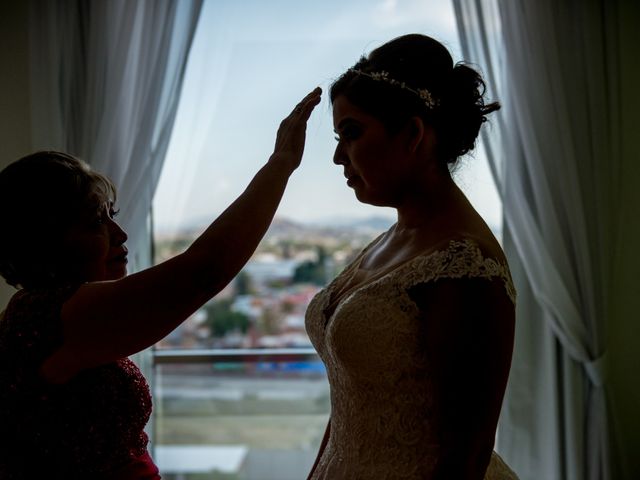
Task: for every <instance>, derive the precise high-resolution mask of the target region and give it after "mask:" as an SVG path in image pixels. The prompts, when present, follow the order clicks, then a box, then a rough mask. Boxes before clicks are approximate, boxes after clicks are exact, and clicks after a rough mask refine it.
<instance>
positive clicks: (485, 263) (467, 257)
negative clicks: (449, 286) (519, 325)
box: [402, 239, 516, 304]
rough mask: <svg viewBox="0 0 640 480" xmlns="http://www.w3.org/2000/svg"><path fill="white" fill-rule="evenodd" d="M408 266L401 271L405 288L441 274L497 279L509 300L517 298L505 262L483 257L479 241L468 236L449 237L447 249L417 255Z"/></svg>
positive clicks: (431, 279) (512, 300) (445, 276)
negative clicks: (406, 269) (462, 238)
mask: <svg viewBox="0 0 640 480" xmlns="http://www.w3.org/2000/svg"><path fill="white" fill-rule="evenodd" d="M410 267H411V268H410V269H408V271H404V272H402V283H403V284H404V287H405V288H407V289H409V288H411V287H413V286H416V285H418V284H421V283H428V282H434V281H437V280H439V279H443V278H450V279H457V278H484V279H487V280H494V279H500V280H501V281H502V283H503V285H504V289H505V292H506V294H507V295H508V296H509V299H510V300H511V302H512V303H514V304H515V302H516V291H515V288H514V286H513V281H512V279H511V274H510V272H509V267H508V265H507V264H506V262H500V261H498V260H496V259H495V258H491V257H485V256H484V255H483V253H482V250H481V249H480V247H479V246H478V244H477V243H476V242H474V241H473V240H470V239H465V240H460V241H458V240H452V241H450V242H449V245H448V247H447V248H446V249H444V250H438V251H436V252H434V253H432V254H430V255H427V256H423V257H418V258H417V259H416V261H415V262H414V263H412V264H411V266H410Z"/></svg>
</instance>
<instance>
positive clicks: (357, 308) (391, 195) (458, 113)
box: [306, 35, 516, 480]
mask: <svg viewBox="0 0 640 480" xmlns="http://www.w3.org/2000/svg"><path fill="white" fill-rule="evenodd" d="M483 93H484V83H483V81H482V79H481V78H480V76H479V75H478V73H477V72H475V71H474V70H473V69H471V68H469V67H468V66H465V65H462V64H457V65H454V63H453V61H452V59H451V56H450V54H449V52H447V50H446V48H445V47H443V46H442V45H441V44H440V43H438V42H437V41H435V40H434V39H432V38H429V37H426V36H424V35H406V36H403V37H399V38H397V39H394V40H392V41H390V42H388V43H386V44H384V45H382V46H381V47H379V48H377V49H375V50H373V51H372V52H371V53H370V54H369V55H368V56H367V57H363V58H361V59H360V60H359V61H358V62H357V63H356V64H355V65H354V66H353V67H352V68H350V69H349V70H347V71H346V72H345V73H344V74H343V75H342V76H340V78H338V79H337V80H336V82H335V83H334V84H333V86H332V87H331V101H332V103H333V122H334V127H335V131H336V134H337V141H338V144H337V146H336V150H335V155H334V158H333V161H334V163H335V164H336V165H338V166H339V167H340V168H341V169H342V170H343V171H344V176H345V177H346V179H347V185H348V186H349V187H350V188H352V189H353V191H354V193H355V196H356V198H357V199H358V200H359V201H361V202H364V203H368V204H372V205H379V206H387V207H392V208H395V209H396V211H397V217H398V221H397V223H396V224H395V225H394V226H393V227H391V229H390V230H389V231H387V232H386V233H384V234H383V235H381V236H380V237H379V238H378V239H376V240H375V241H373V242H372V243H371V244H370V245H369V246H368V247H367V248H366V249H365V250H364V251H363V252H362V253H361V254H360V255H359V256H358V257H357V258H356V259H355V260H354V262H353V263H352V264H351V265H349V266H348V267H347V268H346V269H345V270H344V271H343V272H342V273H341V274H340V275H339V276H338V277H337V278H336V279H335V280H334V281H333V282H332V283H331V284H330V285H329V286H328V287H327V288H326V289H324V290H323V291H321V292H320V293H319V294H318V295H317V296H316V297H315V298H314V299H313V301H312V302H311V304H310V306H309V309H308V311H307V319H306V322H307V331H308V333H309V336H310V338H311V340H312V342H313V344H314V346H315V347H316V349H317V350H318V353H319V354H320V357H321V358H322V360H323V361H324V362H325V364H326V367H327V373H328V377H329V383H330V386H331V418H330V422H329V426H328V428H327V433H326V435H325V439H324V441H323V443H322V447H321V449H320V453H319V455H318V460H317V462H316V464H315V465H314V467H313V469H312V471H311V474H310V478H311V479H313V480H347V479H349V480H353V479H373V478H375V479H388V480H390V479H415V480H462V479H464V480H481V479H483V478H486V479H495V480H498V479H500V480H506V479H514V478H516V477H515V474H513V472H511V471H510V470H509V468H508V467H507V466H506V465H505V464H504V463H503V462H502V461H501V460H500V458H499V457H498V456H497V455H496V454H494V453H492V449H493V442H494V435H495V430H496V424H497V421H498V415H499V412H500V405H501V401H502V396H503V394H504V390H505V385H506V382H507V377H508V373H509V365H510V360H511V352H512V348H513V329H514V312H515V308H514V304H515V292H514V288H513V285H512V282H511V277H510V275H509V269H508V266H507V263H506V260H505V257H504V254H503V252H502V249H501V248H500V245H499V243H498V242H497V241H496V239H495V238H494V236H493V235H492V233H491V230H490V229H489V227H488V226H487V225H486V223H485V222H484V221H483V220H482V218H481V217H480V215H478V213H477V212H476V211H475V210H474V208H473V207H472V205H471V204H470V203H469V201H468V200H467V199H466V198H465V196H464V194H463V193H462V192H461V191H460V189H459V188H458V187H457V186H456V184H455V182H454V181H453V180H452V177H451V173H450V171H451V167H453V166H455V164H456V163H457V161H458V158H459V157H460V156H462V155H464V154H465V153H466V152H468V151H469V150H471V149H472V148H473V146H474V142H475V140H476V137H477V135H478V131H479V129H480V126H481V125H482V123H483V122H484V121H485V119H486V115H488V114H489V113H491V112H492V111H494V110H496V109H497V108H498V107H499V106H498V105H497V104H488V105H486V104H485V102H484V98H483Z"/></svg>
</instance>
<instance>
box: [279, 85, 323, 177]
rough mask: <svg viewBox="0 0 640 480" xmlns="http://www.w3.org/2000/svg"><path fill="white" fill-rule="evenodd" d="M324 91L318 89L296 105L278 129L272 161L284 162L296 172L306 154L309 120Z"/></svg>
mask: <svg viewBox="0 0 640 480" xmlns="http://www.w3.org/2000/svg"><path fill="white" fill-rule="evenodd" d="M321 95H322V89H321V88H320V87H317V88H316V89H314V90H313V91H312V92H310V93H309V94H308V95H307V96H306V97H304V98H303V99H302V101H300V103H298V105H296V107H295V108H294V109H293V110H292V111H291V113H290V114H289V116H287V117H286V118H285V119H284V120H282V122H280V128H278V135H277V136H276V145H275V148H274V150H273V155H271V160H272V161H273V160H277V161H278V162H283V164H285V165H287V166H288V167H289V168H291V170H295V169H296V168H298V166H299V165H300V162H301V160H302V154H303V152H304V144H305V134H306V130H307V120H309V116H310V115H311V112H312V111H313V109H314V108H315V106H316V105H318V103H320V97H321Z"/></svg>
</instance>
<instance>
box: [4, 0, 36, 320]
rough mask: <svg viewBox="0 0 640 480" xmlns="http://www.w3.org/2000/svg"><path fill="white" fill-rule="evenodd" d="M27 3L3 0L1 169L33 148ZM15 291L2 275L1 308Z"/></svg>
mask: <svg viewBox="0 0 640 480" xmlns="http://www.w3.org/2000/svg"><path fill="white" fill-rule="evenodd" d="M27 21H28V2H26V1H15V0H10V1H2V2H0V45H2V48H0V72H2V73H1V74H0V168H3V167H4V166H5V165H7V164H9V163H11V162H12V161H13V160H15V159H17V158H19V157H21V156H23V155H25V154H27V153H29V152H30V150H31V134H30V131H31V126H30V104H29V75H28V57H29V39H28V28H27ZM13 292H15V290H14V289H13V288H12V287H9V286H8V285H7V284H6V283H5V282H4V280H3V279H1V278H0V310H2V309H3V308H4V306H5V305H6V303H7V301H8V300H9V298H10V296H11V295H12V294H13Z"/></svg>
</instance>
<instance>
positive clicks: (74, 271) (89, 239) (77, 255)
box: [62, 191, 127, 282]
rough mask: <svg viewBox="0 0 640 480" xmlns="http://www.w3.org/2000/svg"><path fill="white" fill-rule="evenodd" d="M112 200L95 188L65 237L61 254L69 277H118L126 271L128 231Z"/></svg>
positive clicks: (92, 278) (84, 280) (103, 278)
mask: <svg viewBox="0 0 640 480" xmlns="http://www.w3.org/2000/svg"><path fill="white" fill-rule="evenodd" d="M116 214H117V211H115V210H114V206H113V202H112V201H111V200H109V199H108V198H104V195H102V194H100V193H99V192H96V191H94V192H93V193H92V194H91V195H90V196H89V198H88V199H87V206H86V208H85V209H84V211H83V212H82V214H81V215H80V218H79V220H78V222H76V224H74V225H72V226H71V228H70V229H69V230H68V231H67V234H66V235H65V238H64V240H63V247H62V248H63V250H64V251H63V252H62V258H63V259H64V261H65V262H66V264H65V265H64V268H66V269H67V274H68V275H69V276H70V278H72V279H74V280H77V281H81V282H97V281H102V280H117V279H119V278H122V277H124V276H125V275H126V274H127V248H126V246H125V245H124V243H125V242H126V241H127V234H126V233H125V232H124V230H122V228H120V225H118V224H117V223H116V222H115V220H114V217H115V215H116Z"/></svg>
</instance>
